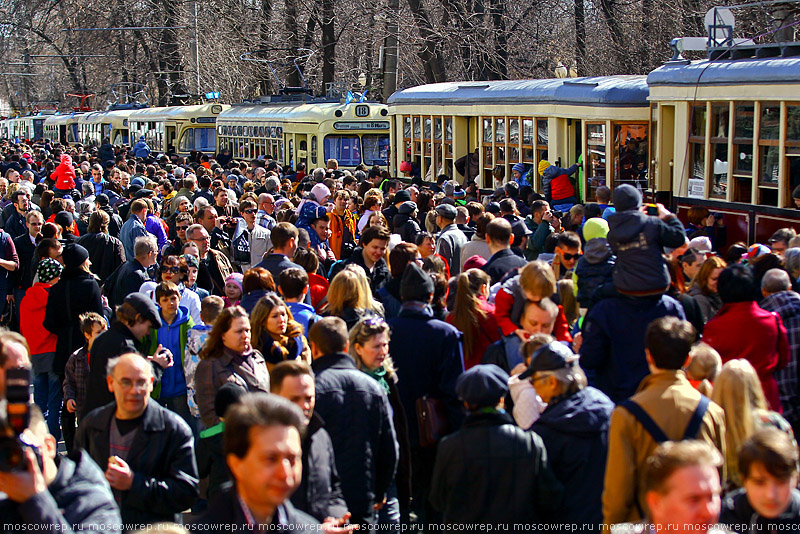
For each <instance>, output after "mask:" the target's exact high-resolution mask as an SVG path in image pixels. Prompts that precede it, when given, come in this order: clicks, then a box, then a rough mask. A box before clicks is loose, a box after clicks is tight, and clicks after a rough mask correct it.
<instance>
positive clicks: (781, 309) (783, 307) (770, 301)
mask: <svg viewBox="0 0 800 534" xmlns="http://www.w3.org/2000/svg"><path fill="white" fill-rule="evenodd" d="M761 307H762V308H764V309H765V310H767V311H772V312H777V313H778V315H780V316H781V319H783V322H784V323H786V322H788V320H789V319H794V318H796V317H800V295H798V294H797V293H795V292H794V291H781V292H779V293H774V294H772V295H770V296H768V297H766V298H765V299H764V300H762V301H761Z"/></svg>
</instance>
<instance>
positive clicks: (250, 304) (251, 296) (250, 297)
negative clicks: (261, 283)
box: [239, 289, 275, 315]
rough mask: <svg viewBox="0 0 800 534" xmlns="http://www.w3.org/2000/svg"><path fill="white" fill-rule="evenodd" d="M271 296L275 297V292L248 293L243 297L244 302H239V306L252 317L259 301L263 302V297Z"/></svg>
mask: <svg viewBox="0 0 800 534" xmlns="http://www.w3.org/2000/svg"><path fill="white" fill-rule="evenodd" d="M269 294H273V295H274V294H275V292H274V291H270V290H269V289H254V290H253V291H248V292H247V293H245V294H244V295H242V300H240V301H239V306H241V307H242V308H244V311H246V312H247V314H248V315H250V314H251V313H253V308H255V307H256V304H258V301H259V300H261V297H266V296H267V295H269Z"/></svg>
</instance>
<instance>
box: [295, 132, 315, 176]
mask: <svg viewBox="0 0 800 534" xmlns="http://www.w3.org/2000/svg"><path fill="white" fill-rule="evenodd" d="M294 141H295V157H294V166H293V168H294V170H297V165H298V164H300V163H305V164H306V172H309V170H310V169H311V166H310V165H309V164H308V136H307V135H306V134H296V135H295V136H294Z"/></svg>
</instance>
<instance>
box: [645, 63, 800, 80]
mask: <svg viewBox="0 0 800 534" xmlns="http://www.w3.org/2000/svg"><path fill="white" fill-rule="evenodd" d="M790 83H800V58H796V57H789V58H763V59H736V60H731V59H718V60H713V61H712V60H708V59H704V60H700V61H692V62H691V63H689V64H687V63H685V62H674V63H667V64H665V65H662V66H660V67H658V68H657V69H656V70H654V71H652V72H651V73H650V74H649V75H648V76H647V84H648V85H650V86H654V87H655V86H680V85H742V84H749V85H752V84H756V85H769V84H790Z"/></svg>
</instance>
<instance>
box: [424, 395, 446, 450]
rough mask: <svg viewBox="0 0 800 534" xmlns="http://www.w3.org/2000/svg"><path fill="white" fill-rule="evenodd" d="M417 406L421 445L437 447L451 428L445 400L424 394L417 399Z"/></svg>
mask: <svg viewBox="0 0 800 534" xmlns="http://www.w3.org/2000/svg"><path fill="white" fill-rule="evenodd" d="M416 408H417V425H418V427H419V446H420V447H422V448H430V447H435V446H436V444H437V443H439V440H440V439H442V438H443V437H444V436H445V435H447V433H448V430H449V424H448V422H447V412H446V408H445V405H444V401H442V399H435V398H432V397H428V396H427V395H424V396H422V397H420V398H418V399H417V403H416Z"/></svg>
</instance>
